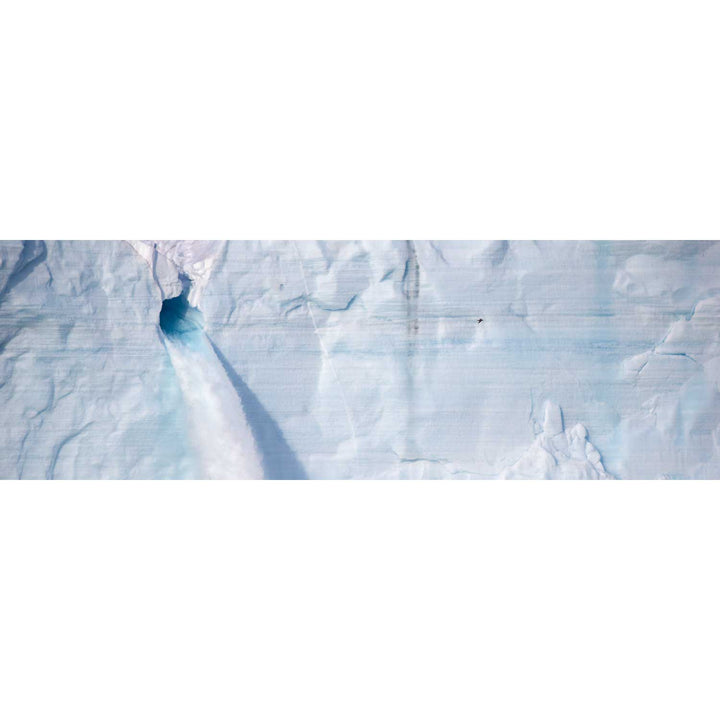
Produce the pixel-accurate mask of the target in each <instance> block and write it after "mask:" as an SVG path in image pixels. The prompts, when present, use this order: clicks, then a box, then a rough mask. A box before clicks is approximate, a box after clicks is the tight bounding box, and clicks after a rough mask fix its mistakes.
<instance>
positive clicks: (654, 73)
mask: <svg viewBox="0 0 720 720" xmlns="http://www.w3.org/2000/svg"><path fill="white" fill-rule="evenodd" d="M718 20H719V17H718V8H717V3H714V2H696V1H693V0H690V1H686V2H683V3H677V2H657V1H656V2H644V1H643V2H638V1H636V0H624V1H623V2H617V1H613V0H610V1H605V2H602V3H595V2H592V3H591V2H577V1H574V2H557V1H554V2H552V1H551V2H517V1H512V0H505V1H504V2H453V1H452V0H445V1H444V2H442V3H440V2H406V1H403V2H398V1H396V0H383V2H375V1H372V0H365V2H362V3H349V2H338V1H337V0H336V1H335V2H272V1H266V2H212V1H207V0H206V1H205V2H202V3H200V2H172V3H171V2H157V1H154V0H144V1H143V2H135V1H131V0H126V1H125V2H123V3H98V2H89V1H86V2H77V1H70V2H34V1H33V0H23V2H13V1H12V0H7V1H6V2H3V3H2V5H1V6H0V102H2V112H0V235H1V236H2V237H4V238H43V239H48V238H87V239H90V238H143V239H152V238H155V239H167V238H213V239H214V238H225V237H230V238H267V239H273V238H296V239H310V238H312V239H315V238H324V239H348V238H377V239H385V238H393V239H394V238H414V239H423V238H444V239H449V238H469V239H480V238H492V239H497V238H514V239H524V238H566V239H575V238H586V239H591V238H592V239H596V238H606V237H607V238H614V239H620V238H665V239H671V238H672V239H686V238H687V239H689V238H695V239H698V238H713V239H717V238H720V220H719V218H720V215H719V213H718V210H717V208H718V198H719V197H720V192H719V191H720V173H719V172H718V168H719V167H720V133H719V132H718V128H719V127H720V95H719V94H718V92H717V68H718V67H720V57H719V56H720V45H719V44H718V42H717V31H718V25H719V23H718ZM1 411H2V409H1V408H0V412H1ZM719 493H720V485H718V484H716V483H667V482H654V483H608V484H594V483H590V484H581V483H557V484H555V483H447V484H445V483H365V484H361V483H304V484H300V485H291V484H287V483H281V484H271V483H267V484H259V483H250V484H247V485H240V484H236V483H230V484H220V483H211V484H201V483H127V484H122V483H58V484H50V483H24V484H19V483H2V484H0V583H1V586H0V715H1V716H2V717H3V718H8V719H9V720H19V719H23V720H24V719H25V718H33V719H35V718H43V719H45V718H72V719H73V720H84V719H85V718H88V719H89V718H92V719H93V720H95V719H96V718H123V719H124V718H128V717H133V718H153V720H154V719H156V718H173V720H176V719H184V718H213V720H215V719H217V718H238V717H242V718H251V719H252V720H254V719H255V718H263V719H264V718H283V719H285V718H297V717H301V718H304V717H308V718H313V719H318V718H333V720H335V719H336V718H369V717H373V718H393V719H394V718H413V720H414V719H415V718H453V719H455V718H471V717H472V718H477V717H482V718H503V719H504V718H538V717H541V718H545V717H547V718H553V720H557V719H558V718H568V719H569V718H573V720H575V719H576V718H608V717H613V718H633V719H635V718H645V717H647V718H653V720H655V719H656V718H679V717H683V718H685V717H690V718H711V717H712V718H717V716H718V712H719V711H720V700H719V698H718V693H717V691H716V687H717V678H718V676H719V674H720V673H719V671H720V667H718V665H719V660H718V658H719V655H718V651H717V648H718V647H719V646H720V642H719V641H720V627H719V621H718V617H719V614H718V612H717V608H718V607H719V606H720V605H719V602H718V601H719V600H720V592H719V588H718V579H717V550H718V547H719V541H720V530H719V529H718V527H719V526H720V524H719V523H718V521H717V518H718V510H719V509H720V505H719V502H718V501H719V500H720V498H719V497H718V494H719Z"/></svg>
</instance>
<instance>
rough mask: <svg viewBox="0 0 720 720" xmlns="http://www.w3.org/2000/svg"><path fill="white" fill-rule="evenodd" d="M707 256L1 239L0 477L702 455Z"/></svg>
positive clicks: (461, 468)
mask: <svg viewBox="0 0 720 720" xmlns="http://www.w3.org/2000/svg"><path fill="white" fill-rule="evenodd" d="M719 269H720V243H714V242H506V241H499V242H425V241H422V242H421V241H397V242H312V243H311V242H298V243H293V242H219V241H218V242H204V241H165V242H160V243H158V242H132V243H129V242H120V241H98V242H70V241H55V242H41V241H26V242H3V243H0V408H1V412H0V428H1V429H2V432H1V433H0V477H6V478H10V477H20V478H86V477H88V478H89V477H97V478H140V477H149V478H153V477H157V478H190V477H208V478H223V477H225V478H227V477H269V478H304V477H310V478H330V477H339V478H449V477H452V478H499V477H502V478H520V477H527V478H539V477H547V478H611V477H615V478H626V477H648V478H658V477H668V478H690V477H700V478H705V477H717V476H720V402H719V400H720V386H719V383H720V280H718V278H719V277H720V275H719V274H718V270H719ZM480 320H482V322H479V321H480Z"/></svg>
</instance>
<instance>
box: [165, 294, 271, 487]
mask: <svg viewBox="0 0 720 720" xmlns="http://www.w3.org/2000/svg"><path fill="white" fill-rule="evenodd" d="M202 319H203V318H202V313H201V312H200V311H199V310H198V309H197V308H194V307H192V306H191V305H190V304H189V303H188V300H187V291H185V292H183V294H182V295H180V296H178V297H175V298H171V299H168V300H165V301H164V302H163V306H162V310H161V312H160V328H161V330H162V332H163V337H164V340H165V345H166V347H167V350H168V353H169V355H170V360H171V362H172V365H173V368H174V370H175V374H176V375H177V378H178V382H179V384H180V388H181V390H182V393H183V397H184V400H185V404H186V407H187V412H188V418H189V423H190V428H189V431H190V437H191V439H192V442H193V446H194V450H195V452H196V453H197V456H198V460H199V462H200V471H201V475H202V477H204V478H207V479H211V480H225V479H228V480H229V479H249V478H262V477H263V469H262V462H261V458H260V453H259V451H258V448H257V444H256V442H255V438H254V437H253V434H252V431H251V429H250V426H249V424H248V421H247V417H246V415H245V411H244V409H243V405H242V401H241V400H240V397H239V396H238V394H237V392H236V391H235V388H234V387H233V384H232V382H231V380H230V378H229V377H228V375H227V373H226V372H225V369H224V368H223V366H222V363H221V362H220V360H219V358H218V356H217V355H216V353H215V351H214V349H213V347H212V345H211V343H210V340H209V339H208V337H207V335H206V334H205V331H204V330H203V324H202Z"/></svg>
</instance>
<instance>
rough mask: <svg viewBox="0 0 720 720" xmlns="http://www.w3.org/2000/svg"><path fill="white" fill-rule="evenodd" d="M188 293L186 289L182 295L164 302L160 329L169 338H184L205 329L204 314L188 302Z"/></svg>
mask: <svg viewBox="0 0 720 720" xmlns="http://www.w3.org/2000/svg"><path fill="white" fill-rule="evenodd" d="M188 292H189V287H186V288H185V289H184V290H183V292H182V293H181V294H180V295H177V296H176V297H173V298H168V299H167V300H163V304H162V308H161V310H160V329H161V330H162V331H163V332H164V333H165V335H167V336H168V337H173V336H182V335H184V334H186V333H189V332H195V331H196V330H201V329H202V327H203V314H202V313H201V312H200V310H198V309H197V308H195V307H193V306H192V305H191V304H190V303H189V302H188V299H187V296H188Z"/></svg>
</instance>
